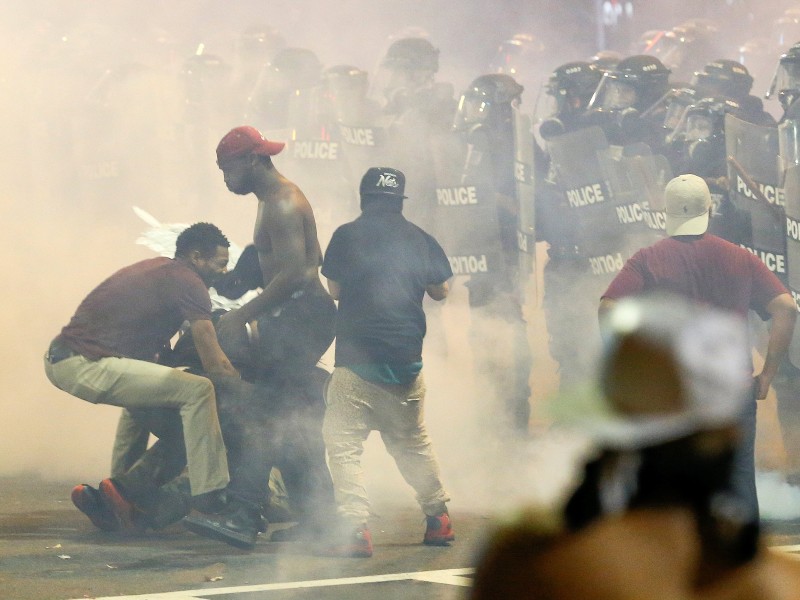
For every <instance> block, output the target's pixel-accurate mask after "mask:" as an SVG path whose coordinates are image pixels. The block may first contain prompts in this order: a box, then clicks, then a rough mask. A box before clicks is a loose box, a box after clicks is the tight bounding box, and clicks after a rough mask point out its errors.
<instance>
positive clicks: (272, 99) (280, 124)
mask: <svg viewBox="0 0 800 600" xmlns="http://www.w3.org/2000/svg"><path fill="white" fill-rule="evenodd" d="M321 73H322V63H321V62H320V60H319V58H318V57H317V55H316V54H315V53H314V52H313V51H312V50H309V49H307V48H296V47H290V48H284V49H283V50H280V51H279V52H278V53H277V54H276V55H275V57H274V58H273V59H272V60H271V61H270V63H269V64H268V65H267V66H266V67H265V68H264V69H263V70H262V71H261V74H260V75H259V78H258V81H257V82H256V84H255V86H254V88H253V90H252V92H251V93H250V96H249V97H248V99H247V105H248V110H247V112H248V114H247V117H248V118H249V119H250V120H252V122H254V123H258V124H259V125H260V128H261V129H264V130H273V131H274V130H276V129H287V128H298V127H301V126H303V125H305V124H306V123H307V119H308V116H309V114H310V112H311V97H312V94H313V90H314V88H315V87H316V86H317V85H319V80H320V74H321Z"/></svg>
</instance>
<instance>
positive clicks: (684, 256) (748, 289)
mask: <svg viewBox="0 0 800 600" xmlns="http://www.w3.org/2000/svg"><path fill="white" fill-rule="evenodd" d="M664 202H665V205H666V229H667V235H668V236H669V237H667V238H665V239H663V240H661V241H659V242H657V243H655V244H653V245H652V246H649V247H647V248H642V249H641V250H639V251H638V252H636V254H634V255H633V256H632V257H631V258H630V259H629V260H628V261H627V262H626V263H625V265H624V266H623V268H622V270H621V271H620V272H619V273H618V274H617V276H616V277H615V278H614V280H613V281H612V282H611V284H610V285H609V286H608V289H607V290H606V291H605V293H604V294H603V295H602V297H601V300H600V318H601V320H602V318H603V316H604V315H605V313H607V312H608V310H610V309H611V307H612V306H613V305H614V303H615V302H616V300H618V299H620V298H623V297H626V296H635V295H641V294H645V293H650V294H652V293H664V292H670V293H673V294H680V295H682V296H685V297H688V298H690V299H692V300H694V301H696V302H700V303H704V304H709V305H712V306H715V307H717V308H722V309H725V310H729V311H733V312H735V313H738V314H739V315H741V316H742V317H743V318H746V316H747V312H748V310H750V309H752V310H754V311H756V312H757V313H758V315H759V316H760V317H761V318H762V319H764V320H767V319H772V327H771V329H770V339H769V343H768V346H767V354H766V356H765V357H764V366H763V368H762V369H761V371H760V372H759V373H758V374H757V375H755V376H754V378H753V379H754V381H753V388H754V396H755V397H754V399H753V401H752V402H751V403H749V406H748V409H747V411H746V414H745V415H743V419H744V420H743V431H744V434H745V439H744V440H743V443H742V445H741V451H740V455H739V456H738V457H737V465H736V469H735V472H734V476H733V487H734V488H735V489H736V490H737V491H738V492H739V493H740V494H741V496H742V499H743V500H744V501H745V502H746V503H747V505H748V507H749V508H750V509H751V510H752V512H753V515H754V516H755V517H757V515H758V499H757V497H756V488H755V459H754V453H755V433H756V423H755V416H756V404H755V399H756V398H758V399H761V398H765V397H766V395H767V392H768V390H769V386H770V382H771V381H772V379H773V377H774V376H775V373H776V372H777V370H778V366H779V365H780V363H781V360H782V359H783V357H784V355H785V354H786V350H787V348H788V347H789V342H790V341H791V339H792V333H793V331H794V324H795V320H796V317H797V307H796V305H795V302H794V300H793V299H792V296H791V295H790V294H789V292H788V290H787V289H786V288H785V287H784V285H783V284H782V283H781V282H780V280H779V279H778V278H777V277H776V276H775V275H774V274H773V273H772V272H771V271H770V270H769V269H768V268H767V267H766V266H765V265H764V263H762V262H761V261H760V260H759V259H758V257H757V256H755V255H754V254H752V253H750V252H749V251H747V250H745V249H744V248H741V247H739V246H736V245H734V244H731V243H730V242H727V241H725V240H723V239H721V238H718V237H716V236H714V235H711V234H709V233H707V229H708V221H709V215H710V210H711V194H710V193H709V190H708V186H707V185H706V183H705V181H703V179H702V178H700V177H698V176H696V175H679V176H678V177H675V178H674V179H672V181H670V182H669V183H668V184H667V187H666V188H665V190H664Z"/></svg>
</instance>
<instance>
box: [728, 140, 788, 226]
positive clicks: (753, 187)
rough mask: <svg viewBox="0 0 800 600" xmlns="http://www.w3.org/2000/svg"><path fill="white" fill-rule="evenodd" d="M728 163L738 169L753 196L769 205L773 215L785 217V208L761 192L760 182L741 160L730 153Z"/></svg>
mask: <svg viewBox="0 0 800 600" xmlns="http://www.w3.org/2000/svg"><path fill="white" fill-rule="evenodd" d="M728 164H730V165H731V166H732V167H733V170H734V171H736V174H737V175H739V177H741V178H742V181H744V184H745V185H746V186H747V187H748V188H749V189H750V191H751V192H752V193H753V197H754V198H755V199H756V200H757V201H758V202H759V203H761V204H763V205H764V206H766V207H768V208H769V209H770V211H771V212H772V213H773V215H774V216H775V217H776V218H777V219H779V220H781V219H783V217H784V215H785V212H784V210H783V208H781V207H780V206H779V205H778V204H772V203H771V202H770V201H769V200H767V198H766V196H764V194H763V193H762V192H761V188H759V187H758V184H757V183H756V182H755V181H753V178H752V177H750V175H748V174H747V171H745V170H744V167H742V165H740V164H739V161H738V160H736V159H735V158H734V157H733V156H730V155H728Z"/></svg>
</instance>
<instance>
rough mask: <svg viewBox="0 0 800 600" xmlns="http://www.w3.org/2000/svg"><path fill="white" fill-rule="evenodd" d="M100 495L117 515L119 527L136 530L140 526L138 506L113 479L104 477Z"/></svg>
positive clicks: (115, 515)
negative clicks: (137, 518)
mask: <svg viewBox="0 0 800 600" xmlns="http://www.w3.org/2000/svg"><path fill="white" fill-rule="evenodd" d="M100 495H101V497H102V499H103V502H104V503H105V505H106V507H108V508H109V509H110V510H111V512H112V513H113V514H114V517H116V520H117V523H118V525H119V529H121V530H123V531H135V530H138V529H139V527H138V525H137V523H136V512H137V511H136V507H135V506H134V505H133V504H131V503H130V502H129V501H128V500H127V499H126V498H125V496H123V495H122V492H121V491H120V489H119V487H118V486H117V485H116V484H115V483H114V480H112V479H103V481H101V482H100Z"/></svg>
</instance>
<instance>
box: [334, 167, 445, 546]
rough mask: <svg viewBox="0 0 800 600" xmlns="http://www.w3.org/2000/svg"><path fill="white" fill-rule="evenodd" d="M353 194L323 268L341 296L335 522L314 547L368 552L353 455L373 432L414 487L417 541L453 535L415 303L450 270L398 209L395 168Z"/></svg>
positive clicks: (441, 542)
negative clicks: (430, 420)
mask: <svg viewBox="0 0 800 600" xmlns="http://www.w3.org/2000/svg"><path fill="white" fill-rule="evenodd" d="M359 191H360V196H361V211H362V212H361V215H360V216H359V217H358V218H357V219H356V220H355V221H352V222H350V223H346V224H345V225H342V226H341V227H339V228H338V229H337V230H336V231H335V232H334V234H333V237H332V238H331V241H330V244H329V245H328V249H327V250H326V252H325V260H324V262H323V265H322V274H323V275H324V276H325V277H326V278H327V279H328V288H329V289H330V291H331V295H332V296H333V297H334V298H335V299H337V300H338V301H339V312H338V313H337V316H336V364H335V368H334V371H333V374H332V375H331V379H330V382H329V384H328V388H327V392H326V398H325V400H326V403H327V409H326V412H325V421H324V423H323V426H322V435H323V437H324V439H325V448H326V450H327V453H328V465H329V467H330V470H331V477H332V478H333V485H334V493H335V496H336V503H337V506H338V513H339V517H340V521H341V524H340V526H339V527H338V529H339V530H340V531H339V533H337V534H334V536H333V539H331V540H330V543H329V544H327V545H326V546H325V547H324V548H323V549H322V552H321V553H322V554H325V555H330V556H352V557H363V558H366V557H369V556H372V537H371V534H370V531H369V529H368V527H367V519H368V517H369V500H368V498H367V492H366V489H365V487H364V472H363V469H362V467H361V455H362V453H363V451H364V446H363V444H364V441H365V440H366V439H367V437H368V436H369V433H370V432H371V431H372V430H378V431H380V433H381V438H382V439H383V442H384V444H385V445H386V449H387V450H388V451H389V453H390V454H391V455H392V457H393V458H394V460H395V462H396V463H397V467H398V468H399V469H400V473H401V474H402V476H403V478H404V479H405V480H406V481H407V482H408V483H409V484H410V485H411V487H413V488H414V491H415V492H416V493H417V501H418V502H419V505H420V507H421V508H422V510H423V512H424V513H425V516H426V521H427V529H426V531H425V536H424V539H423V543H425V544H426V545H432V546H448V545H449V543H450V542H451V541H453V540H454V539H455V535H454V534H453V529H452V525H451V522H450V516H449V514H448V511H447V505H446V502H448V501H449V500H450V498H449V497H448V495H447V492H446V491H445V490H444V488H443V486H442V483H441V481H440V479H439V465H438V462H437V460H436V457H435V455H434V453H433V446H432V443H431V439H430V437H429V436H428V432H427V430H426V427H425V421H424V409H425V381H424V379H423V375H422V340H423V338H424V336H425V330H426V324H425V313H424V311H423V309H422V300H423V297H424V296H425V294H428V295H429V296H430V297H431V298H433V299H434V300H444V299H445V298H446V297H447V294H448V291H449V286H448V280H449V279H450V278H451V277H452V275H453V272H452V270H451V268H450V263H449V261H448V260H447V257H446V256H445V253H444V250H442V248H441V246H439V244H438V242H437V241H436V240H435V239H434V238H433V237H432V236H430V235H428V234H427V233H425V232H424V231H423V230H422V229H420V228H419V227H417V226H416V225H414V224H413V223H411V222H409V221H407V220H406V218H405V217H404V216H403V214H402V210H403V200H404V199H405V198H406V196H405V195H404V191H405V175H404V174H403V173H402V172H400V171H398V170H397V169H392V168H388V167H372V168H370V169H368V170H367V172H366V173H365V174H364V176H363V177H362V179H361V185H360V190H359Z"/></svg>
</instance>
